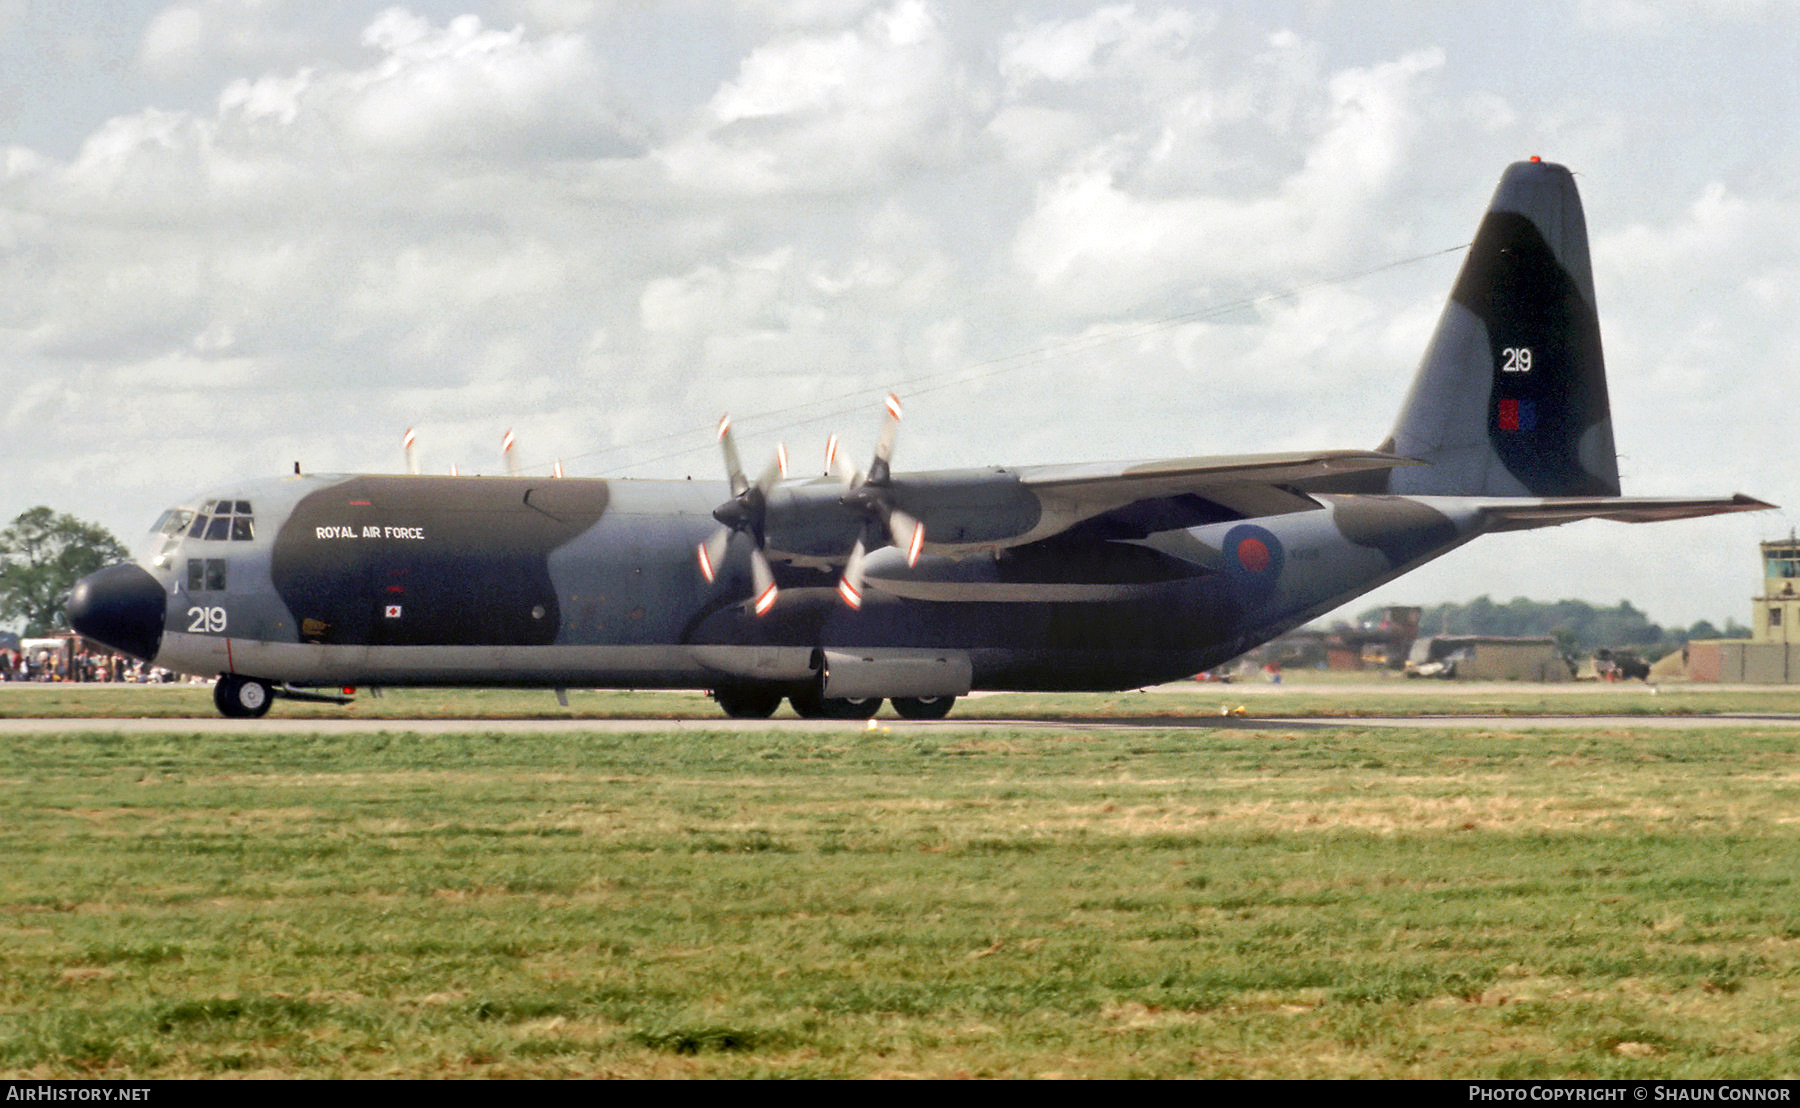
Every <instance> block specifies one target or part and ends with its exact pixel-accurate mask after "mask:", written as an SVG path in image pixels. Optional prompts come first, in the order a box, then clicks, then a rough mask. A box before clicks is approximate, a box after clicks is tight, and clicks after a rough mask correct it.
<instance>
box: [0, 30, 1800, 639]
mask: <svg viewBox="0 0 1800 1108" xmlns="http://www.w3.org/2000/svg"><path fill="white" fill-rule="evenodd" d="M1796 58H1800V3H1796V2H1795V0H1761V2H1759V0H1662V2H1654V3H1653V2H1650V0H1642V2H1639V0H1563V2H1560V3H1557V2H1547V3H1541V4H1531V5H1520V4H1517V3H1516V0H1505V2H1502V3H1481V4H1474V3H1471V4H1444V5H1422V4H1415V3H1410V2H1394V3H1380V2H1357V3H1349V2H1343V3H1333V2H1330V0H1309V2H1293V3H1259V4H1255V5H1241V4H1232V5H1227V4H1223V3H1182V2H1166V3H1159V2H1155V0H1139V2H1135V3H1096V2H1092V0H1090V2H1087V3H1074V2H1068V3H1064V2H1023V0H1021V2H985V0H984V2H982V3H978V4H977V3H961V2H957V3H951V2H949V0H741V2H739V3H735V4H725V3H720V2H717V0H661V2H659V0H611V2H609V0H513V2H505V0H500V2H493V3H474V2H472V0H449V2H438V0H414V2H412V3H410V4H406V5H404V6H389V5H386V4H382V3H364V2H362V0H183V2H179V3H173V4H162V3H154V2H142V3H139V2H131V0H90V2H88V3H84V4H79V5H70V4H52V3H47V2H39V0H0V521H4V520H9V519H11V518H12V517H13V516H15V515H17V514H18V513H19V512H21V511H23V510H24V509H26V508H29V507H31V506H33V505H35V504H49V505H51V506H52V507H54V508H56V509H58V510H60V511H67V512H72V513H74V514H75V515H78V516H81V517H83V518H87V519H91V520H95V521H97V522H100V523H103V524H104V525H106V526H107V527H109V528H111V529H112V530H114V531H115V532H116V533H117V534H119V535H120V536H121V537H122V538H124V539H126V541H127V542H135V541H136V539H137V537H138V535H139V533H140V532H141V531H142V530H143V528H144V527H146V526H147V525H148V524H149V523H150V522H151V520H152V519H153V518H154V516H155V515H156V513H157V511H158V510H159V509H160V508H162V507H165V506H168V505H170V504H173V503H175V502H176V501H178V500H181V499H183V498H186V497H188V496H190V495H192V494H194V493H196V492H199V491H202V490H205V489H208V488H211V487H215V486H218V485H220V484H221V483H225V482H229V481H231V480H233V479H236V478H241V477H248V476H264V475H275V474H280V473H283V472H288V471H290V470H291V468H292V465H293V463H294V462H295V461H296V460H298V461H300V462H301V463H302V465H304V466H305V467H306V468H307V469H308V470H312V471H318V472H330V471H356V470H393V471H397V470H399V469H401V468H402V464H403V463H402V458H401V447H400V440H401V435H402V433H403V431H404V430H405V429H406V428H407V427H409V426H416V427H417V428H418V430H419V435H420V441H421V453H422V455H423V458H424V462H425V465H426V466H427V468H428V469H432V470H445V471H447V470H448V469H449V467H450V466H451V465H453V464H454V465H456V466H458V467H459V468H460V469H461V471H462V472H464V473H471V472H489V473H492V472H497V471H498V470H499V469H500V468H501V463H500V461H499V457H498V448H499V444H500V440H501V436H502V434H503V433H504V432H505V431H506V430H507V429H508V428H515V429H516V430H517V433H518V435H519V438H520V441H521V447H520V453H521V455H522V457H523V461H524V464H525V465H526V467H527V468H528V469H531V468H535V469H537V470H538V471H539V472H547V471H548V469H549V467H550V466H551V464H553V463H554V462H555V461H557V460H559V459H560V460H561V461H562V462H563V464H564V467H565V469H566V470H567V471H568V472H569V473H570V474H571V475H583V476H626V477H661V476H675V477H680V476H685V475H688V474H693V475H695V476H706V477H711V476H714V475H716V474H717V472H718V470H719V461H718V458H717V455H716V453H715V449H714V447H713V444H712V439H711V428H712V425H713V423H714V421H715V420H716V419H717V417H718V415H719V413H721V412H723V411H726V410H729V411H731V412H732V413H733V417H734V421H735V422H736V424H737V427H738V430H739V434H740V441H741V442H742V444H743V447H744V449H745V452H746V454H747V456H750V457H756V456H761V455H762V454H764V453H765V452H767V451H769V450H772V449H773V445H774V443H775V441H776V440H777V439H783V440H785V441H786V442H787V443H788V445H789V447H790V449H791V450H793V451H794V452H795V454H796V455H797V456H800V457H802V458H810V457H812V456H813V454H814V452H816V451H819V450H820V449H822V444H823V441H824V439H825V437H826V435H827V434H828V433H830V432H831V431H834V430H835V431H839V432H842V433H844V434H845V435H846V436H847V437H849V438H851V439H852V440H853V441H858V442H862V443H864V444H865V446H864V448H865V449H866V448H867V443H869V442H870V441H871V440H872V439H873V436H874V431H875V429H876V424H877V416H878V404H879V397H880V396H881V395H882V394H883V393H884V392H886V391H887V390H888V389H890V388H892V389H896V390H897V391H898V392H899V393H900V395H901V396H902V397H903V398H904V399H905V401H906V403H907V421H906V426H905V428H904V432H903V437H902V440H901V443H900V446H899V450H898V452H897V457H896V463H897V466H898V468H901V469H906V468H941V467H947V466H957V465H978V464H991V463H1005V464H1018V465H1023V464H1032V463H1042V462H1063V461H1097V460H1106V459H1131V458H1152V457H1160V456H1174V455H1189V454H1200V453H1224V452H1239V451H1256V450H1283V449H1295V448H1312V447H1372V446H1374V445H1375V444H1376V443H1377V442H1379V441H1380V440H1381V439H1382V438H1383V437H1384V435H1385V434H1386V432H1387V430H1388V428H1389V425H1390V424H1391V422H1392V419H1393V416H1394V413H1395V411H1396V409H1397V407H1398V405H1399V402H1400V400H1401V398H1402V396H1403V395H1404V393H1405V389H1406V385H1407V382H1408V380H1409V379H1410V377H1411V374H1412V370H1413V367H1414V366H1415V364H1416V362H1417V359H1418V355H1419V352H1420V350H1421V348H1422V347H1423V344H1424V342H1425V340H1426V338H1427V336H1428V334H1429V332H1430V329H1431V327H1432V325H1433V323H1434V322H1435V320H1436V317H1437V313H1438V311H1439V308H1440V306H1441V304H1442V300H1443V297H1444V295H1445V293H1446V291H1447V290H1448V287H1449V285H1450V282H1451V280H1452V278H1453V276H1454V274H1455V270H1456V267H1457V265H1458V264H1459V262H1460V260H1461V254H1460V252H1459V251H1457V250H1456V248H1457V247H1460V246H1461V245H1463V244H1465V243H1466V242H1467V241H1468V239H1469V238H1470V236H1471V234H1472V232H1473V229H1474V226H1475V223H1476V221H1477V220H1478V218H1479V216H1480V213H1481V211H1482V209H1483V207H1484V206H1485V204H1486V201H1487V197H1488V195H1489V193H1490V192H1491V191H1492V189H1493V186H1494V182H1495V181H1496V179H1497V178H1498V175H1499V174H1500V172H1501V170H1502V169H1503V168H1504V167H1505V165H1506V164H1507V163H1508V162H1511V161H1514V160H1517V159H1519V158H1523V157H1527V156H1530V155H1533V154H1537V155H1542V156H1543V157H1545V158H1546V159H1547V160H1553V161H1559V162H1562V163H1564V164H1567V165H1569V166H1570V167H1571V168H1573V169H1574V170H1575V171H1576V172H1577V174H1578V175H1579V176H1578V180H1579V182H1580V185H1581V188H1582V190H1583V195H1584V198H1585V200H1586V204H1587V213H1588V226H1589V231H1590V234H1591V236H1592V240H1593V253H1594V259H1595V268H1596V274H1595V276H1596V282H1597V285H1598V295H1599V298H1600V312H1601V319H1602V326H1603V328H1604V331H1605V336H1606V343H1607V361H1608V365H1609V371H1610V377H1611V386H1612V395H1613V413H1614V420H1615V435H1616V439H1617V442H1618V447H1619V451H1620V453H1621V467H1620V468H1621V471H1622V473H1623V477H1624V481H1625V484H1626V491H1627V492H1628V493H1637V494H1643V495H1659V494H1660V495H1714V494H1726V493H1731V492H1734V491H1744V492H1748V493H1751V494H1753V495H1757V496H1760V497H1762V498H1764V499H1768V500H1773V501H1776V502H1778V503H1783V504H1786V505H1789V507H1788V508H1787V509H1785V510H1783V511H1780V512H1771V513H1765V514H1761V515H1755V516H1737V517H1729V518H1726V519H1723V520H1712V521H1697V522H1686V523H1677V524H1667V525H1661V526H1652V527H1626V526H1624V525H1619V524H1607V523H1600V522H1590V523H1584V524H1579V525H1575V526H1571V527H1566V528H1561V529H1558V530H1555V531H1550V532H1541V533H1538V534H1536V535H1526V536H1503V537H1491V538H1488V539H1485V540H1482V541H1481V542H1479V543H1477V544H1475V545H1474V546H1472V547H1469V548H1466V549H1464V550H1463V551H1460V552H1458V553H1456V554H1453V555H1451V556H1450V557H1448V558H1446V559H1444V560H1443V561H1441V562H1439V563H1437V564H1436V565H1434V566H1431V567H1427V568H1426V569H1425V570H1422V571H1420V572H1419V573H1416V574H1414V575H1412V576H1410V577H1407V578H1404V579H1403V580H1402V581H1400V582H1398V583H1396V584H1394V585H1390V586H1389V587H1387V588H1386V589H1384V590H1382V591H1381V592H1380V593H1379V594H1377V595H1376V596H1375V597H1373V598H1372V600H1382V601H1391V602H1424V603H1429V602H1434V601H1439V600H1464V599H1469V598H1472V597H1475V596H1478V595H1481V594H1483V593H1486V594H1490V595H1492V596H1494V597H1495V598H1496V599H1501V600H1504V599H1507V598H1510V597H1512V596H1517V595H1526V596H1531V597H1534V598H1539V599H1546V600H1547V599H1555V598H1559V597H1579V598H1582V599H1587V600H1590V601H1593V602H1596V603H1603V604H1610V603H1613V602H1616V601H1617V600H1619V599H1621V598H1629V599H1631V600H1632V601H1633V602H1634V603H1637V604H1638V605H1639V606H1640V607H1641V608H1643V609H1645V610H1646V611H1648V612H1649V613H1650V615H1651V616H1652V617H1653V618H1655V619H1658V620H1660V621H1662V622H1665V623H1670V624H1682V625H1685V624H1687V623H1690V622H1692V621H1694V620H1697V619H1701V618H1706V619H1711V620H1713V621H1714V622H1716V623H1721V624H1722V623H1723V622H1724V621H1725V620H1726V619H1727V618H1735V619H1738V620H1739V621H1742V622H1748V620H1749V602H1748V598H1749V596H1750V595H1752V594H1753V593H1754V592H1755V591H1756V589H1757V586H1758V584H1759V581H1758V570H1757V565H1756V559H1755V549H1754V544H1755V543H1756V541H1757V540H1758V539H1761V538H1770V537H1776V536H1781V535H1785V534H1787V533H1788V531H1789V530H1790V529H1791V528H1793V527H1794V526H1796V524H1800V472H1797V471H1796V467H1795V466H1794V464H1793V460H1794V450H1793V443H1794V442H1795V439H1796V428H1797V427H1800V413H1797V412H1796V411H1795V407H1794V405H1793V403H1792V401H1793V399H1794V395H1795V388H1794V385H1795V381H1796V377H1797V373H1796V370H1797V369H1800V66H1796V64H1795V59H1796ZM751 464H752V465H754V463H751ZM1370 602H1371V601H1365V602H1360V603H1358V604H1356V605H1353V606H1352V610H1353V611H1354V610H1360V609H1361V608H1362V607H1365V606H1367V604H1368V603H1370Z"/></svg>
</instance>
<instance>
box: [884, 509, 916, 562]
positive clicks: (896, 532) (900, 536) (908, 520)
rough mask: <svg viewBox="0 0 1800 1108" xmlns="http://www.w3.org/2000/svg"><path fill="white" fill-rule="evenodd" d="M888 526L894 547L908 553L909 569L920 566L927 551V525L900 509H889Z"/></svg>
mask: <svg viewBox="0 0 1800 1108" xmlns="http://www.w3.org/2000/svg"><path fill="white" fill-rule="evenodd" d="M887 525H888V534H889V535H890V536H891V537H892V538H893V540H894V545H895V546H897V547H899V548H900V549H902V550H904V551H906V564H907V567H908V568H911V567H912V566H916V565H918V564H919V554H920V552H922V551H923V550H924V549H925V525H924V524H923V523H920V522H919V521H918V520H916V519H914V518H913V517H912V516H909V515H907V514H906V513H905V512H903V511H901V510H900V509H898V508H889V509H888V515H887Z"/></svg>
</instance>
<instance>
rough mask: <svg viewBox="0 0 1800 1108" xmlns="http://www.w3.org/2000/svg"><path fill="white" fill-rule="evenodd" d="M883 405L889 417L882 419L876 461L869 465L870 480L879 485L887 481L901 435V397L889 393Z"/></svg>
mask: <svg viewBox="0 0 1800 1108" xmlns="http://www.w3.org/2000/svg"><path fill="white" fill-rule="evenodd" d="M883 407H884V408H886V409H887V418H886V419H883V420H882V421H881V437H880V438H879V439H877V440H875V461H874V463H873V464H871V465H870V466H869V480H870V481H872V482H874V483H875V484H877V485H879V484H884V483H886V481H887V478H888V464H889V462H891V461H892V460H893V457H894V440H895V439H897V438H899V436H900V398H899V397H898V396H895V395H894V394H893V393H891V392H890V393H888V394H887V399H886V400H885V401H883Z"/></svg>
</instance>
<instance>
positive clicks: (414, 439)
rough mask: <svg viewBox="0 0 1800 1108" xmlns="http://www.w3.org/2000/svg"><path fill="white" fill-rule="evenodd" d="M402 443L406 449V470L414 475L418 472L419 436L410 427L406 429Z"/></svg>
mask: <svg viewBox="0 0 1800 1108" xmlns="http://www.w3.org/2000/svg"><path fill="white" fill-rule="evenodd" d="M402 445H403V447H404V448H405V450H406V472H408V473H410V474H412V475H413V476H415V477H416V476H418V474H419V436H418V434H417V433H416V432H415V431H414V430H413V429H412V428H411V427H408V428H407V429H406V438H405V439H403V440H402Z"/></svg>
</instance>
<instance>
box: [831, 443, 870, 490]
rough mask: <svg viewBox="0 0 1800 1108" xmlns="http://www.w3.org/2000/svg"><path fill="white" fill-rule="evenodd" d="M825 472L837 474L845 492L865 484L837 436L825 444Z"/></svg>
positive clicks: (860, 473)
mask: <svg viewBox="0 0 1800 1108" xmlns="http://www.w3.org/2000/svg"><path fill="white" fill-rule="evenodd" d="M825 470H826V472H828V473H836V474H837V478H838V480H839V481H841V482H843V485H844V491H845V492H849V491H850V490H851V489H854V488H855V487H856V486H858V485H860V484H862V482H863V475H862V472H861V471H860V470H858V469H857V468H856V467H855V466H853V465H851V464H850V458H849V455H847V454H845V453H844V450H843V444H842V443H841V442H839V441H838V437H837V436H836V435H833V436H831V438H829V439H827V440H826V442H825Z"/></svg>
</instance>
